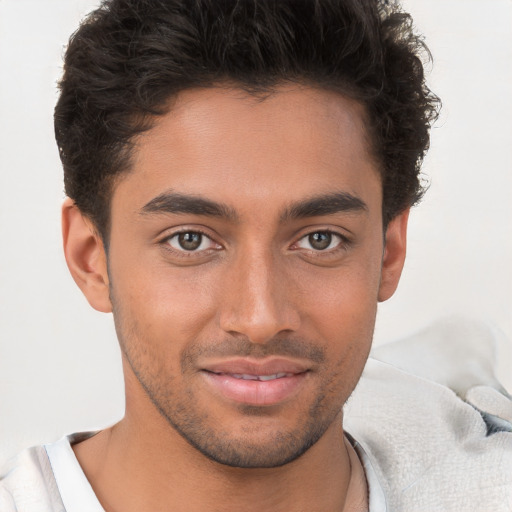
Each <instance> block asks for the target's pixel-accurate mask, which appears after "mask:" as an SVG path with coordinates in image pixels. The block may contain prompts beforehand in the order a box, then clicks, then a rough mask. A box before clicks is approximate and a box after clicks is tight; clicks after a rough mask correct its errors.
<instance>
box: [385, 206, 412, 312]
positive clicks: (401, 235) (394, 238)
mask: <svg viewBox="0 0 512 512" xmlns="http://www.w3.org/2000/svg"><path fill="white" fill-rule="evenodd" d="M409 211H410V209H409V208H408V209H407V210H405V211H403V212H402V213H400V214H399V215H397V216H396V217H395V218H394V219H392V220H391V221H390V222H389V224H388V228H387V229H386V241H385V246H384V255H383V258H382V272H381V281H380V286H379V295H378V298H379V302H384V301H385V300H388V299H389V298H390V297H391V296H392V295H393V293H395V290H396V288H397V286H398V282H399V281H400V275H401V274H402V269H403V267H404V262H405V253H406V248H407V221H408V220H409Z"/></svg>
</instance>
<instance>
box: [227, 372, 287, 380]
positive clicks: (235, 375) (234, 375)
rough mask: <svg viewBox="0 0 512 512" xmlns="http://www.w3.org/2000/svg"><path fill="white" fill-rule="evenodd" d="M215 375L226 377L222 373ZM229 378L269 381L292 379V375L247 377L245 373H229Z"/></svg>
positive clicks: (276, 374) (277, 374) (278, 374)
mask: <svg viewBox="0 0 512 512" xmlns="http://www.w3.org/2000/svg"><path fill="white" fill-rule="evenodd" d="M217 375H226V374H222V373H218V374H217ZM227 375H229V376H230V377H234V378H235V379H243V380H259V381H269V380H275V379H282V378H284V377H293V375H294V374H293V373H284V372H282V373H275V374H273V375H249V374H247V373H231V374H227Z"/></svg>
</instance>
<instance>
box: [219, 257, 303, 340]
mask: <svg viewBox="0 0 512 512" xmlns="http://www.w3.org/2000/svg"><path fill="white" fill-rule="evenodd" d="M276 259H278V258H276V257H275V256H274V255H272V253H271V251H267V252H265V254H263V251H262V252H259V253H255V252H252V254H250V255H248V254H243V255H242V254H241V255H239V257H238V258H237V260H236V261H235V262H231V263H230V265H229V270H228V271H227V273H226V275H225V281H224V283H223V290H224V294H223V299H222V301H221V302H222V305H221V311H220V326H221V328H222V329H223V330H224V331H225V332H227V333H229V334H232V335H233V334H234V335H237V334H238V335H240V334H241V335H244V336H245V337H247V338H248V339H249V340H250V341H251V342H253V343H266V342H267V341H269V340H271V339H272V338H273V337H275V336H276V335H278V334H282V333H284V332H287V333H291V332H295V331H297V329H298V328H299V325H300V315H299V311H298V309H297V307H296V306H294V300H293V298H294V297H293V295H294V286H293V285H292V282H291V279H290V278H289V276H288V274H289V273H288V272H287V271H286V268H284V265H283V264H282V263H281V264H279V262H278V261H276Z"/></svg>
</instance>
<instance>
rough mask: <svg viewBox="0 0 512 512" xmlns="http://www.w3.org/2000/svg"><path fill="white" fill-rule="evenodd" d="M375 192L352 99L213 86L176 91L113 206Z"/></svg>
mask: <svg viewBox="0 0 512 512" xmlns="http://www.w3.org/2000/svg"><path fill="white" fill-rule="evenodd" d="M380 188H381V186H380V177H379V173H378V171H377V166H376V164H375V162H374V161H373V159H372V157H371V152H370V150H369V145H368V138H367V134H366V130H365V111H364V108H363V107H362V106H361V105H360V104H359V103H357V102H356V101H354V100H351V99H348V98H346V97H344V96H341V95H340V94H338V93H335V92H330V91H325V90H321V89H314V88H310V87H304V86H294V87H291V86H289V87H281V88H278V89H277V90H276V91H275V92H272V93H271V94H268V95H265V96H255V95H250V94H248V93H247V92H245V91H242V90H240V89H237V88H220V87H219V88H208V89H192V90H187V91H184V92H182V93H180V94H179V95H178V96H177V98H175V100H174V102H173V104H172V106H171V108H170V111H169V112H168V113H167V114H165V115H163V116H161V117H159V118H157V120H156V123H155V124H154V126H153V127H152V128H151V129H150V130H148V131H147V132H145V133H143V134H142V135H140V136H139V137H138V138H137V140H136V144H135V148H134V151H133V157H132V170H131V172H129V173H128V174H127V175H125V177H123V178H122V179H121V180H120V182H119V183H118V185H117V186H116V187H115V190H114V197H113V202H115V201H116V196H117V195H123V196H124V197H125V199H126V198H127V194H128V195H131V201H132V202H133V203H134V206H135V207H137V206H138V207H142V206H143V205H144V204H146V203H147V202H148V201H149V200H151V199H152V198H154V197H156V196H158V195H159V194H161V193H162V192H165V191H168V190H169V191H170V190H172V191H177V192H180V193H186V194H195V195H201V196H205V197H208V198H211V199H214V200H219V201H222V202H223V203H226V204H230V203H232V202H237V201H245V203H247V204H250V203H251V202H254V204H256V202H257V201H263V202H265V201H267V202H268V203H267V204H268V205H271V204H275V203H276V202H279V201H281V202H283V201H285V200H289V201H295V200H300V199H301V198H303V197H306V196H311V195H315V194H319V193H328V192H330V191H332V190H333V189H342V190H343V191H345V192H348V193H351V194H354V195H358V196H360V195H365V194H366V193H373V194H374V195H375V193H377V195H378V196H379V200H380V195H381V194H380ZM234 207H235V208H236V205H234Z"/></svg>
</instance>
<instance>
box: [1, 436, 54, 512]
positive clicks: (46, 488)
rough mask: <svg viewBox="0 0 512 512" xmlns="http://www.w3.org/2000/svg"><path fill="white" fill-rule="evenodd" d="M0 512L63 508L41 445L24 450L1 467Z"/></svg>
mask: <svg viewBox="0 0 512 512" xmlns="http://www.w3.org/2000/svg"><path fill="white" fill-rule="evenodd" d="M0 511H1V512H16V511H23V512H64V506H63V504H62V501H61V500H60V497H59V493H58V490H57V486H56V483H55V479H54V478H53V473H52V470H51V467H50V462H49V460H48V456H47V454H46V450H45V448H44V447H43V446H35V447H32V448H29V449H27V450H24V451H23V452H21V453H20V454H19V455H17V456H16V457H14V458H12V459H10V460H9V461H8V462H6V463H5V464H4V465H3V466H2V468H1V469H0Z"/></svg>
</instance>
